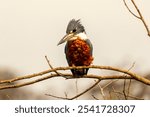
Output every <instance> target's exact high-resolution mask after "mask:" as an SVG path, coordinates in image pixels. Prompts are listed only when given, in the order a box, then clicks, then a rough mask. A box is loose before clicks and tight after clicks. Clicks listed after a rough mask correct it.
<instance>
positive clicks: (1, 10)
mask: <svg viewBox="0 0 150 117" xmlns="http://www.w3.org/2000/svg"><path fill="white" fill-rule="evenodd" d="M135 2H136V4H137V6H138V7H139V9H140V10H141V12H142V14H143V17H144V18H145V20H146V22H147V24H148V25H149V27H150V8H149V5H150V1H148V0H146V1H140V0H136V1H135ZM127 3H128V5H129V7H130V8H131V9H132V10H133V12H135V14H137V13H136V11H135V9H134V7H133V5H132V4H131V2H130V0H127ZM73 18H75V19H81V22H82V24H83V25H84V27H85V30H86V32H87V35H88V37H89V39H90V40H91V42H92V44H93V47H94V62H93V64H95V65H106V66H114V67H119V68H122V69H129V68H130V67H131V66H132V65H133V63H134V62H135V65H134V67H133V68H132V69H131V71H132V72H134V73H137V74H139V75H141V76H145V77H147V78H149V74H150V54H149V50H150V37H148V36H147V32H146V30H145V27H144V26H143V24H142V22H141V21H140V20H138V19H136V18H135V17H133V16H132V15H131V14H130V13H129V12H128V10H127V9H126V7H125V5H124V3H123V0H119V1H118V0H5V1H4V0H0V79H10V78H13V77H16V76H23V75H28V74H32V73H37V72H40V71H44V70H47V69H49V66H48V64H47V62H46V60H45V57H44V56H45V55H47V56H48V58H49V59H50V63H51V64H52V65H53V67H58V66H68V65H67V62H66V59H65V54H64V46H65V45H61V46H57V43H58V42H59V40H60V39H61V38H62V37H63V36H64V35H65V33H66V27H67V24H68V22H69V21H70V20H71V19H73ZM66 72H69V71H66ZM69 73H70V72H69ZM90 73H92V74H99V75H106V74H108V73H107V72H104V71H95V70H90V71H89V74H90ZM110 82H112V81H102V82H101V83H100V85H101V86H102V87H103V86H106V84H108V83H110ZM93 83H95V81H94V80H89V79H80V80H78V92H81V91H83V90H84V89H86V88H87V87H89V86H90V85H92V84H93ZM122 84H123V81H121V80H119V81H116V82H114V83H111V84H110V85H109V86H107V88H105V90H104V93H105V96H106V98H107V99H124V97H117V96H116V94H115V93H114V92H113V91H114V90H113V91H112V89H114V88H115V89H117V90H118V89H120V90H118V91H119V92H121V91H122V90H123V85H122ZM130 89H131V91H130V93H131V94H132V95H133V96H135V97H139V98H141V99H150V87H149V86H146V85H144V84H142V83H139V82H137V81H132V84H131V88H130ZM45 94H53V95H57V96H65V95H66V94H67V96H68V97H71V96H74V95H76V80H64V79H63V78H60V77H59V78H54V79H49V80H47V81H42V82H39V83H36V84H33V85H30V86H25V87H21V88H18V89H9V90H8V89H7V90H1V91H0V99H55V98H52V97H50V96H46V95H45ZM93 95H94V96H95V97H96V98H98V99H104V98H103V96H102V94H101V93H100V89H99V87H98V86H97V87H95V88H94V89H93V90H92V91H90V92H89V93H87V94H85V95H84V96H81V97H80V98H79V99H94V97H93ZM117 95H118V94H117ZM119 95H120V94H119ZM120 96H121V95H120ZM132 99H135V98H132Z"/></svg>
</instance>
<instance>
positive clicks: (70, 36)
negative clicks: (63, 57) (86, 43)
mask: <svg viewBox="0 0 150 117" xmlns="http://www.w3.org/2000/svg"><path fill="white" fill-rule="evenodd" d="M73 36H74V34H73V33H70V34H66V35H65V36H64V37H63V38H62V39H61V40H60V41H59V43H58V44H57V45H60V44H62V43H64V42H66V41H68V40H69V39H71V38H72V37H73Z"/></svg>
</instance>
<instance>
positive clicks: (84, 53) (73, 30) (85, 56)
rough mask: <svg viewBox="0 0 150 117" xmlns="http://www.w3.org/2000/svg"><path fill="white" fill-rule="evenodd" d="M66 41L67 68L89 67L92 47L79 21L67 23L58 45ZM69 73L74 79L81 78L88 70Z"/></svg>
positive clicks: (91, 58) (72, 70)
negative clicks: (64, 33)
mask: <svg viewBox="0 0 150 117" xmlns="http://www.w3.org/2000/svg"><path fill="white" fill-rule="evenodd" d="M66 41H67V44H66V46H65V54H66V59H67V62H68V64H69V66H89V65H90V64H91V63H92V61H93V57H92V53H93V46H92V44H91V42H90V40H89V39H88V38H87V36H86V32H85V29H84V27H83V25H82V24H81V22H80V20H75V19H72V20H71V21H70V22H69V24H68V26H67V30H66V35H65V36H64V37H63V38H62V39H61V40H60V41H59V43H58V45H60V44H62V43H64V42H66ZM71 72H72V74H73V76H74V77H83V76H84V75H86V74H87V72H88V68H82V69H71Z"/></svg>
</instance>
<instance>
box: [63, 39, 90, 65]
mask: <svg viewBox="0 0 150 117" xmlns="http://www.w3.org/2000/svg"><path fill="white" fill-rule="evenodd" d="M66 56H67V58H68V59H69V61H70V64H76V65H77V64H80V65H81V64H84V62H85V61H87V60H88V59H89V57H90V56H91V55H90V47H89V45H88V44H87V43H86V42H85V41H84V40H81V39H75V40H72V41H69V42H68V43H67V48H66Z"/></svg>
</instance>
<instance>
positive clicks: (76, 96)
mask: <svg viewBox="0 0 150 117" xmlns="http://www.w3.org/2000/svg"><path fill="white" fill-rule="evenodd" d="M100 81H101V80H98V81H97V82H96V83H94V84H93V85H92V86H90V87H89V88H87V89H86V90H84V91H83V92H81V93H79V94H78V95H75V96H74V97H72V98H64V97H59V96H55V95H51V94H45V95H47V96H51V97H54V98H58V99H65V100H73V99H76V98H78V97H80V96H81V95H83V94H85V93H86V92H88V91H89V90H91V89H93V88H94V87H95V86H96V85H97V84H98V83H99V82H100Z"/></svg>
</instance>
